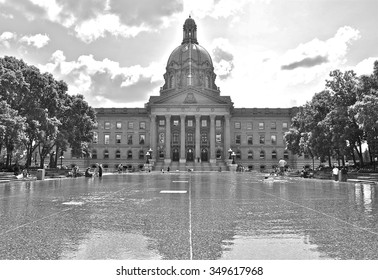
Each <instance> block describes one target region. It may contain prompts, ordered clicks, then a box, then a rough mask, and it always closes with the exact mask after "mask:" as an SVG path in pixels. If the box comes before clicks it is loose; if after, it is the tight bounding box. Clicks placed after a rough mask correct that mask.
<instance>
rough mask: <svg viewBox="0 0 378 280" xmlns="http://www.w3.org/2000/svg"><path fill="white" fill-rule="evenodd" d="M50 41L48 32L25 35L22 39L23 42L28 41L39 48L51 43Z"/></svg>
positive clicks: (27, 42) (30, 44)
mask: <svg viewBox="0 0 378 280" xmlns="http://www.w3.org/2000/svg"><path fill="white" fill-rule="evenodd" d="M49 41H50V38H49V36H47V35H46V34H36V35H30V36H23V37H22V38H21V39H20V42H21V43H26V44H28V45H29V46H34V47H36V48H38V49H40V48H43V47H44V46H46V45H47V44H48V43H49Z"/></svg>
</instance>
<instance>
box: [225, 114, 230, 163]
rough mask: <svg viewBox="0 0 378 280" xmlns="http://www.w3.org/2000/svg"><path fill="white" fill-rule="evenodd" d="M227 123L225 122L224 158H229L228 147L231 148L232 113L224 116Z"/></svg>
mask: <svg viewBox="0 0 378 280" xmlns="http://www.w3.org/2000/svg"><path fill="white" fill-rule="evenodd" d="M224 119H225V123H224V149H223V154H224V159H225V160H227V159H228V158H229V154H228V149H230V148H231V136H230V133H231V131H230V115H225V116H224Z"/></svg>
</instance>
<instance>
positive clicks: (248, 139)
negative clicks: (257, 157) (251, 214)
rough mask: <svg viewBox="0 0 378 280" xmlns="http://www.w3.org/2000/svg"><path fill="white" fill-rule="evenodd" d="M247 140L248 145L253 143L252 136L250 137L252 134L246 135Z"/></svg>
mask: <svg viewBox="0 0 378 280" xmlns="http://www.w3.org/2000/svg"><path fill="white" fill-rule="evenodd" d="M247 142H248V145H253V137H252V135H248V136H247Z"/></svg>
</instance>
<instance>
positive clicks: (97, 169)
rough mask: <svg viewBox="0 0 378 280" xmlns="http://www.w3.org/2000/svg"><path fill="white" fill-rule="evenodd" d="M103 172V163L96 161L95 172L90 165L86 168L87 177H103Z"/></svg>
mask: <svg viewBox="0 0 378 280" xmlns="http://www.w3.org/2000/svg"><path fill="white" fill-rule="evenodd" d="M102 173H103V167H102V164H98V163H96V167H95V169H94V171H93V172H92V171H91V168H90V167H88V168H87V169H86V170H85V177H87V178H92V177H100V178H101V177H102Z"/></svg>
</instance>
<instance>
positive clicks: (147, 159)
mask: <svg viewBox="0 0 378 280" xmlns="http://www.w3.org/2000/svg"><path fill="white" fill-rule="evenodd" d="M149 159H150V153H149V152H147V153H146V163H147V164H149V163H150V160H149Z"/></svg>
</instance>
